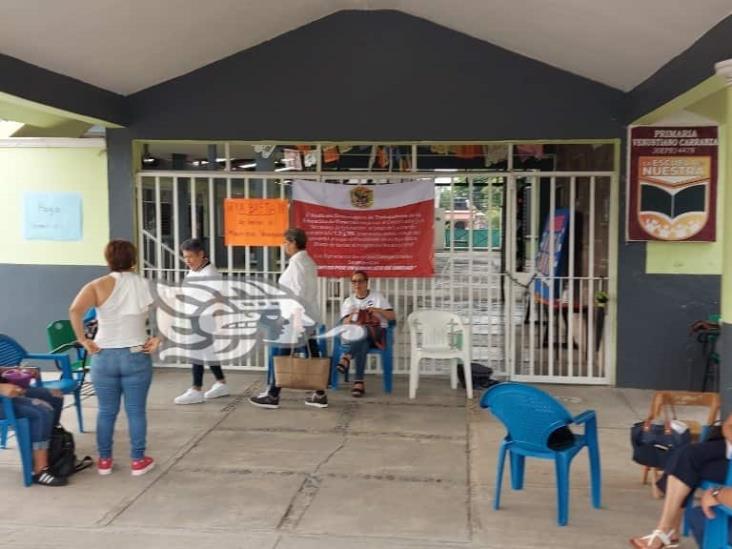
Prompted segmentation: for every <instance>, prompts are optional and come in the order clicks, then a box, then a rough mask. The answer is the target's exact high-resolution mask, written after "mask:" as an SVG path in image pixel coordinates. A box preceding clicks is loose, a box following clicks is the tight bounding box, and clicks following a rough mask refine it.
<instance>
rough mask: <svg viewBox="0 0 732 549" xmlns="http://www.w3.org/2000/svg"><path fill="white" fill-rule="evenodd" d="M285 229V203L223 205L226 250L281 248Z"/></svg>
mask: <svg viewBox="0 0 732 549" xmlns="http://www.w3.org/2000/svg"><path fill="white" fill-rule="evenodd" d="M287 226H288V223H287V201H286V200H281V199H279V198H227V199H226V200H225V201H224V243H225V244H226V245H227V246H280V245H281V244H282V242H283V234H284V232H285V231H286V230H287Z"/></svg>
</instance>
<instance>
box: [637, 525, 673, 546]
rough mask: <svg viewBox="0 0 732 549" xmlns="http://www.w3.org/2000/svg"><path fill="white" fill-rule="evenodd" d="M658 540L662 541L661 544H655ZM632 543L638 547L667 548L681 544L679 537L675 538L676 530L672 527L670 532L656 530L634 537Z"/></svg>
mask: <svg viewBox="0 0 732 549" xmlns="http://www.w3.org/2000/svg"><path fill="white" fill-rule="evenodd" d="M656 541H660V542H661V545H655V542H656ZM630 544H631V545H632V546H633V547H636V548H637V549H648V548H653V549H666V548H667V547H668V548H671V547H678V546H679V539H678V537H677V538H674V530H673V529H671V530H669V531H668V532H664V531H663V530H654V531H653V532H651V533H650V534H649V535H647V536H643V537H641V538H632V539H631V540H630Z"/></svg>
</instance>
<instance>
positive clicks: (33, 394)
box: [0, 387, 64, 450]
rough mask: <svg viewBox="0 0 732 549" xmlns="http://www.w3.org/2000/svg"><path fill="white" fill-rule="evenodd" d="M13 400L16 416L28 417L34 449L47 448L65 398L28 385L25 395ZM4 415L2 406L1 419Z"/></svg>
mask: <svg viewBox="0 0 732 549" xmlns="http://www.w3.org/2000/svg"><path fill="white" fill-rule="evenodd" d="M11 402H12V404H13V413H15V417H18V418H21V417H24V418H27V419H28V423H29V424H30V434H31V442H32V443H33V449H34V450H45V449H47V448H48V443H49V441H50V440H51V431H52V430H53V428H54V427H55V426H56V425H58V422H59V419H60V418H61V409H62V408H63V404H64V399H63V398H62V397H55V396H53V395H52V394H51V392H50V391H49V390H48V389H44V388H42V387H28V388H27V389H26V390H25V395H23V396H18V397H15V398H13V399H11ZM4 417H5V416H4V414H3V409H2V407H0V419H3V418H4Z"/></svg>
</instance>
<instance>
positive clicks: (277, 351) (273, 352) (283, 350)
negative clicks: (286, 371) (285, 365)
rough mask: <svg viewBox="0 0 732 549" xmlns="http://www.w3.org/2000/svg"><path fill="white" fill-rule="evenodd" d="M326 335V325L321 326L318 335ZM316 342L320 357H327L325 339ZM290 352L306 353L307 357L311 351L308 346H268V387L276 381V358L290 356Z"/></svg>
mask: <svg viewBox="0 0 732 549" xmlns="http://www.w3.org/2000/svg"><path fill="white" fill-rule="evenodd" d="M324 333H325V325H324V324H320V325H319V326H318V335H323V334H324ZM316 341H317V342H318V350H319V351H320V356H321V357H327V356H328V343H327V342H326V341H325V339H317V340H316ZM290 352H292V353H305V354H306V355H307V354H308V352H309V351H308V347H307V345H301V346H300V347H297V348H295V349H291V348H290V347H278V346H275V345H268V346H267V385H272V383H273V381H274V357H276V356H286V355H289V354H290Z"/></svg>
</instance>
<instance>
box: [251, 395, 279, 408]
mask: <svg viewBox="0 0 732 549" xmlns="http://www.w3.org/2000/svg"><path fill="white" fill-rule="evenodd" d="M249 404H252V405H253V406H258V407H260V408H269V409H272V410H274V409H276V408H279V407H280V397H278V396H272V395H270V394H269V393H268V392H264V393H261V394H259V395H257V396H253V397H249Z"/></svg>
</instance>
